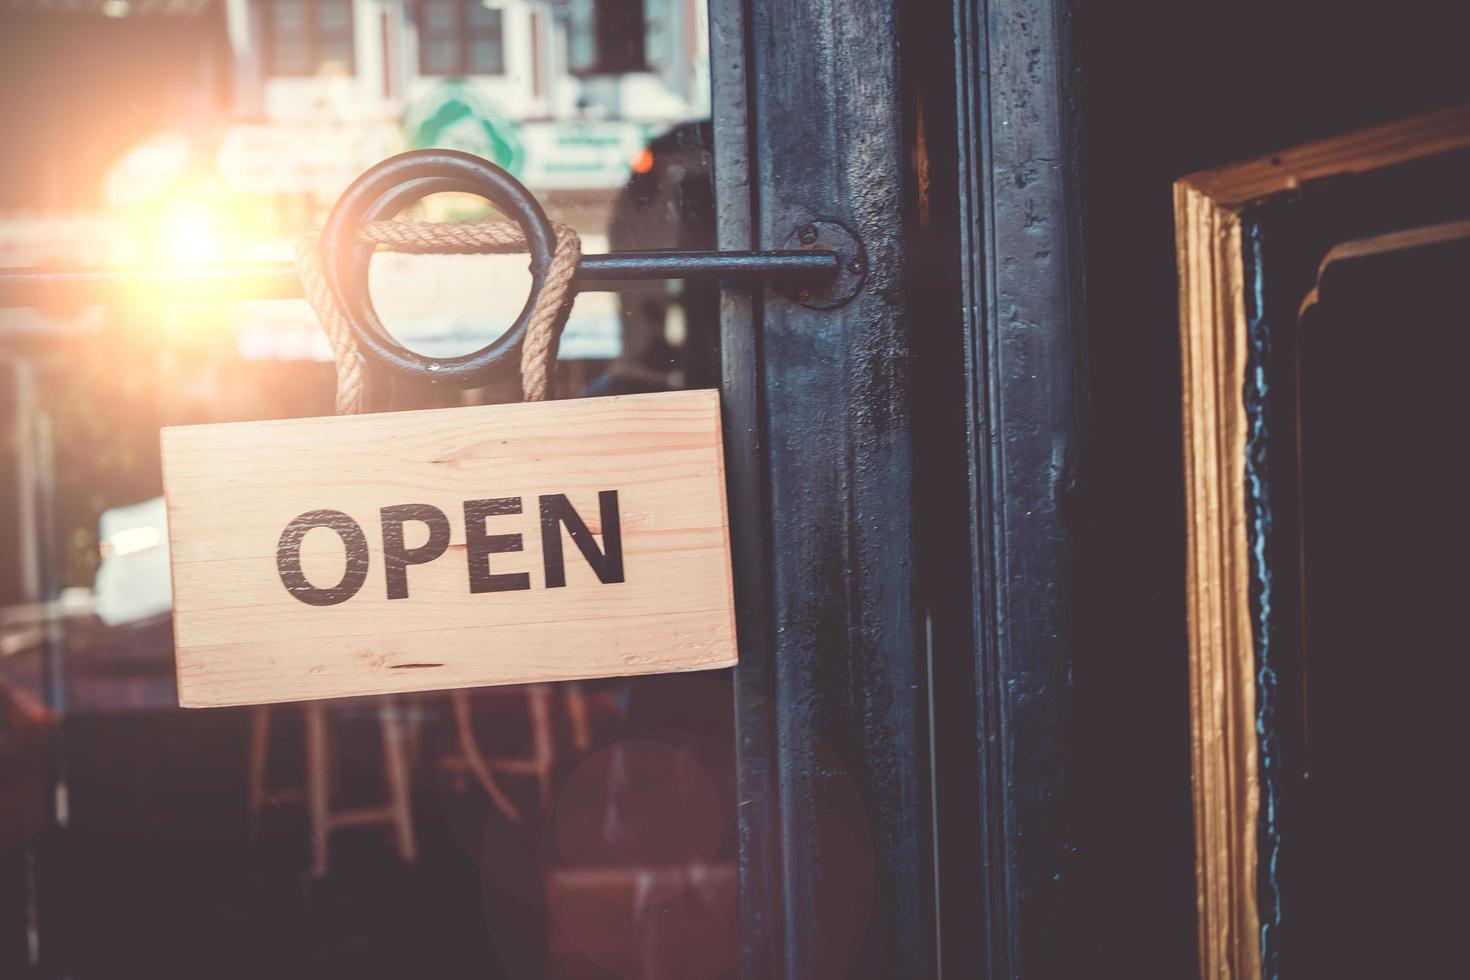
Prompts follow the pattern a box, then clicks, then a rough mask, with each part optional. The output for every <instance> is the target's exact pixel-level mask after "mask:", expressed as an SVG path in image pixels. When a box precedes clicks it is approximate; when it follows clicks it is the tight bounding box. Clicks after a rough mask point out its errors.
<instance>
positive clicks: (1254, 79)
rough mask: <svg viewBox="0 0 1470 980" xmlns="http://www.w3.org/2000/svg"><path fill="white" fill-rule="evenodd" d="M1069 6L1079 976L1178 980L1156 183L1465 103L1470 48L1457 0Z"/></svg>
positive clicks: (1176, 610)
mask: <svg viewBox="0 0 1470 980" xmlns="http://www.w3.org/2000/svg"><path fill="white" fill-rule="evenodd" d="M1059 6H1061V7H1063V8H1066V7H1068V6H1069V5H1067V4H1059ZM1070 6H1071V7H1072V8H1073V9H1074V11H1075V15H1076V16H1075V21H1074V31H1075V34H1074V37H1075V41H1076V44H1077V54H1078V57H1079V60H1080V68H1079V70H1080V72H1081V82H1082V84H1081V92H1082V93H1083V96H1082V97H1083V105H1082V117H1083V123H1082V133H1081V137H1082V139H1081V146H1082V187H1083V190H1082V198H1083V210H1084V221H1083V229H1084V231H1083V233H1084V250H1085V275H1086V297H1087V298H1086V324H1085V332H1086V346H1087V366H1086V370H1085V376H1086V379H1087V385H1088V389H1089V401H1088V408H1087V412H1086V419H1085V423H1084V425H1085V430H1086V441H1087V444H1088V450H1087V451H1088V459H1087V462H1086V464H1085V479H1084V486H1085V490H1086V492H1085V494H1084V497H1085V500H1086V502H1087V503H1086V506H1087V508H1088V511H1089V519H1088V521H1087V523H1086V529H1085V531H1084V533H1083V539H1084V540H1083V545H1084V547H1083V569H1082V575H1081V577H1080V587H1079V589H1078V590H1077V595H1078V599H1079V602H1080V608H1079V610H1078V613H1079V617H1080V625H1081V628H1080V629H1079V630H1078V631H1077V634H1076V635H1077V637H1078V642H1077V645H1076V654H1075V656H1076V660H1075V663H1074V674H1073V680H1074V697H1075V700H1074V715H1073V724H1074V734H1073V738H1074V742H1073V744H1074V753H1073V760H1074V763H1075V766H1076V768H1075V770H1074V772H1073V777H1074V784H1073V785H1074V787H1075V792H1076V806H1077V811H1076V812H1077V814H1078V819H1077V822H1076V823H1077V827H1078V828H1079V831H1080V853H1079V856H1078V872H1079V880H1078V882H1077V891H1076V892H1075V893H1074V894H1075V898H1076V901H1077V910H1076V911H1077V914H1076V915H1075V917H1074V919H1075V924H1076V927H1077V929H1078V939H1079V943H1080V949H1079V953H1080V954H1081V955H1080V957H1079V959H1078V962H1077V967H1078V971H1077V975H1079V976H1082V975H1089V976H1113V975H1118V976H1123V975H1128V976H1137V977H1171V978H1173V977H1187V976H1191V975H1196V974H1197V967H1196V965H1195V955H1194V942H1195V930H1194V882H1193V874H1194V870H1193V840H1192V823H1191V810H1190V786H1189V730H1188V722H1189V717H1188V694H1187V686H1186V685H1187V680H1188V660H1187V643H1186V638H1185V619H1184V561H1185V552H1184V547H1185V542H1184V483H1183V458H1182V433H1181V428H1180V406H1179V397H1180V380H1179V377H1180V373H1179V342H1178V311H1177V286H1176V279H1175V271H1174V269H1175V265H1174V230H1173V229H1174V226H1173V214H1172V195H1171V185H1172V182H1173V181H1174V180H1175V179H1176V178H1177V177H1179V176H1182V175H1183V174H1186V173H1189V172H1190V171H1193V170H1197V169H1201V168H1204V167H1208V166H1215V165H1219V164H1225V163H1229V162H1232V161H1235V160H1239V159H1241V158H1245V157H1250V156H1253V155H1257V154H1260V153H1264V152H1268V151H1270V150H1272V149H1277V148H1282V147H1287V146H1292V145H1294V144H1297V143H1302V142H1305V141H1308V140H1311V139H1315V138H1319V137H1323V136H1329V135H1332V134H1335V133H1341V132H1344V131H1349V130H1352V129H1356V128H1360V127H1363V126H1367V125H1372V124H1374V123H1379V122H1385V121H1389V120H1392V119H1395V118H1398V117H1401V116H1405V115H1410V114H1414V113H1418V112H1423V111H1426V110H1429V109H1433V108H1438V107H1441V106H1445V105H1449V104H1454V103H1457V102H1465V101H1470V59H1467V57H1466V55H1465V49H1464V38H1465V33H1464V28H1463V27H1462V26H1461V24H1460V21H1461V20H1462V19H1463V18H1464V11H1463V9H1459V8H1461V7H1462V5H1460V4H1456V3H1450V2H1445V3H1424V2H1407V3H1397V4H1393V5H1388V6H1383V5H1375V6H1372V7H1369V6H1366V5H1360V6H1358V7H1354V6H1352V5H1350V4H1347V3H1342V2H1338V3H1324V2H1316V0H1308V2H1302V0H1278V2H1274V3H1267V2H1260V0H1247V2H1235V3H1209V4H1205V3H1193V2H1186V0H1125V2H1118V0H1091V2H1086V0H1079V2H1077V3H1075V4H1071V5H1070Z"/></svg>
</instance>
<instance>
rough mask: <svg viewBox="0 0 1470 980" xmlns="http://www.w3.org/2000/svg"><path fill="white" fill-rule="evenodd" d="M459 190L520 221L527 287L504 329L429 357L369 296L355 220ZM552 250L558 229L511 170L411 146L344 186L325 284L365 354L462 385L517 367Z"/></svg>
mask: <svg viewBox="0 0 1470 980" xmlns="http://www.w3.org/2000/svg"><path fill="white" fill-rule="evenodd" d="M441 191H462V192H464V193H468V194H478V195H479V196H481V197H484V198H488V199H489V200H490V201H491V202H492V203H493V204H494V205H495V206H496V207H497V208H498V209H499V210H500V211H501V213H502V214H504V215H506V216H507V217H509V218H511V219H512V220H514V221H515V222H516V224H518V225H520V226H521V230H522V231H524V232H525V234H526V244H527V247H528V249H529V251H530V254H531V263H530V264H531V293H530V295H529V296H528V297H527V298H526V305H525V306H524V307H522V308H521V312H520V315H519V316H517V317H516V321H515V323H514V324H512V325H511V327H510V329H509V330H507V331H505V333H503V334H501V335H500V336H499V337H497V338H496V339H495V340H494V341H492V342H491V343H490V344H488V345H486V346H485V347H482V348H481V349H480V350H477V351H475V352H474V353H472V354H462V355H460V356H458V357H443V358H440V357H427V356H425V355H423V354H418V353H415V352H414V351H411V350H409V349H408V348H407V347H404V346H403V345H402V344H400V343H398V341H396V340H394V339H393V336H392V334H390V333H389V332H388V329H387V328H386V327H384V326H383V323H382V321H381V320H380V319H379V318H378V313H377V311H376V310H375V309H373V301H372V297H371V296H369V295H368V263H369V261H370V260H371V259H372V255H373V251H374V247H373V246H372V245H371V244H368V243H363V242H359V241H358V240H357V227H358V225H359V224H361V223H363V222H367V221H379V220H382V219H385V218H391V217H393V216H394V215H395V214H397V213H398V212H399V211H402V210H403V209H404V208H406V207H408V206H409V205H410V204H413V203H414V202H415V201H418V200H420V199H422V198H424V197H427V196H428V195H430V194H436V193H439V192H441ZM555 249H556V231H555V230H554V229H553V228H552V227H551V222H550V221H549V220H547V217H546V212H544V211H542V210H541V205H540V204H539V203H537V201H536V199H535V198H534V197H532V196H531V192H530V191H528V190H526V188H525V187H524V186H522V185H521V183H520V182H519V181H517V180H516V179H515V178H514V177H512V176H511V175H510V174H508V173H506V172H505V171H504V170H502V169H500V168H499V167H497V166H496V165H495V164H493V163H491V162H490V161H488V160H482V159H480V158H479V157H477V156H473V155H472V154H469V153H461V152H459V151H457V150H410V151H409V152H407V153H400V154H398V155H397V156H394V157H389V158H388V159H387V160H384V161H383V162H382V163H379V164H376V165H374V166H372V167H370V168H368V169H367V170H366V171H365V172H364V173H363V174H362V176H360V177H358V178H357V179H356V180H354V181H353V182H352V184H351V186H349V187H348V188H347V190H346V191H344V192H343V194H342V196H341V198H339V199H338V201H337V203H336V205H335V206H334V207H333V208H332V213H331V215H330V216H329V217H328V218H327V226H326V228H325V229H324V231H323V232H322V254H323V257H324V259H325V262H324V264H325V273H326V279H327V283H328V285H329V286H330V287H331V289H332V292H333V293H334V294H335V295H336V297H337V302H338V303H339V304H340V305H341V307H342V311H343V313H344V315H345V316H346V318H347V323H348V325H349V326H351V328H352V332H353V334H354V335H355V336H356V337H357V342H358V345H359V347H360V348H361V350H362V353H363V356H364V357H367V358H368V359H370V360H372V361H376V362H377V363H379V364H381V365H383V366H384V367H386V368H388V369H389V370H391V371H393V372H394V373H396V374H399V375H401V376H403V377H406V378H410V379H412V380H415V381H419V382H428V383H449V384H452V385H455V386H456V387H460V388H475V387H479V386H481V385H485V384H488V383H489V382H490V381H492V380H495V379H496V378H497V376H504V375H509V374H514V373H516V372H519V370H520V358H519V354H520V349H521V343H522V342H523V341H524V340H525V338H526V328H527V325H528V324H529V323H530V321H531V312H532V310H533V309H534V308H535V305H536V299H537V297H539V296H540V294H541V289H542V287H543V285H544V284H545V282H546V272H547V270H548V269H549V268H550V267H551V258H552V254H553V253H554V251H555Z"/></svg>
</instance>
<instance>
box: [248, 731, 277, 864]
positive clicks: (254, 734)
mask: <svg viewBox="0 0 1470 980" xmlns="http://www.w3.org/2000/svg"><path fill="white" fill-rule="evenodd" d="M270 740H271V709H270V706H269V705H265V704H259V705H256V706H255V707H254V708H252V709H251V711H250V760H249V763H248V766H249V772H248V773H247V774H246V779H247V780H248V786H247V789H246V799H245V827H246V836H247V838H248V839H249V840H250V842H251V843H252V844H253V843H255V841H256V840H257V839H258V838H259V837H260V811H261V810H262V809H263V808H264V807H265V781H266V755H267V752H268V750H269V749H270Z"/></svg>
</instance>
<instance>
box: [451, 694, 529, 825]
mask: <svg viewBox="0 0 1470 980" xmlns="http://www.w3.org/2000/svg"><path fill="white" fill-rule="evenodd" d="M449 699H450V701H451V702H452V703H453V705H454V727H455V729H456V730H457V731H458V732H459V750H460V751H461V752H463V753H464V759H465V764H466V765H468V766H469V767H470V772H472V773H474V774H475V778H476V779H478V780H479V781H480V785H481V786H483V787H484V788H485V792H486V793H488V794H489V795H490V801H491V802H492V803H494V804H495V806H496V807H497V808H498V809H499V810H500V812H501V813H503V814H505V815H506V817H507V818H509V819H510V821H511V822H512V823H520V822H521V811H520V810H519V809H517V808H516V805H515V804H514V803H512V802H511V801H510V797H508V796H506V795H505V793H504V792H503V791H502V790H501V788H500V784H498V783H497V782H495V776H494V774H493V773H491V772H490V764H489V763H488V762H486V761H485V757H484V756H483V755H481V754H480V746H479V745H478V744H476V742H475V729H474V727H473V726H472V725H471V724H470V699H469V695H467V694H466V693H465V692H464V691H452V692H450V695H449Z"/></svg>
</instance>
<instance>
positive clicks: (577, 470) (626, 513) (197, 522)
mask: <svg viewBox="0 0 1470 980" xmlns="http://www.w3.org/2000/svg"><path fill="white" fill-rule="evenodd" d="M163 457H164V480H165V490H166V497H167V501H168V513H169V538H170V545H171V549H172V555H171V558H172V563H173V576H174V615H175V637H176V646H177V655H178V671H179V698H180V702H181V703H182V704H184V705H187V706H203V705H223V704H243V703H254V702H270V701H291V700H302V699H310V698H323V697H342V696H349V695H362V694H382V693H391V692H401V691H417V690H429V689H437V688H448V687H468V686H474V685H484V684H514V683H524V682H528V681H547V680H561V679H568V678H576V677H604V676H615V675H622V674H644V673H662V672H669V671H681V670H701V669H706V668H715V667H727V666H730V665H731V664H733V663H734V662H735V660H736V653H735V634H734V603H733V599H732V592H731V577H730V544H729V530H728V525H727V521H726V507H725V489H724V465H723V450H722V446H721V433H720V420H719V402H718V396H717V393H715V392H713V391H691V392H678V393H665V394H656V395H630V396H623V397H616V398H599V399H583V400H576V401H565V402H546V403H539V404H522V405H499V406H483V407H474V408H457V409H444V410H437V411H421V412H398V413H393V414H386V415H360V416H346V417H337V418H319V419H290V420H282V421H271V422H247V423H229V424H223V425H204V426H189V427H184V428H172V429H165V430H164V432H163ZM314 512H315V516H314V517H311V518H304V517H303V515H310V514H313V513H314ZM323 512H336V513H337V515H339V516H331V517H330V518H328V517H327V516H323ZM330 522H335V524H334V525H333V526H326V525H327V524H328V523H330ZM293 523H294V526H296V527H297V529H298V530H297V533H295V534H294V535H293V534H291V533H288V532H287V528H288V527H289V526H293ZM580 526H585V529H586V533H585V534H583V533H581V530H580ZM610 531H611V532H613V533H612V534H611V535H610V534H609V532H610ZM349 555H350V556H351V560H348V558H349ZM298 569H299V574H298ZM561 582H564V584H559V583H561Z"/></svg>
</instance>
